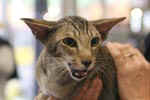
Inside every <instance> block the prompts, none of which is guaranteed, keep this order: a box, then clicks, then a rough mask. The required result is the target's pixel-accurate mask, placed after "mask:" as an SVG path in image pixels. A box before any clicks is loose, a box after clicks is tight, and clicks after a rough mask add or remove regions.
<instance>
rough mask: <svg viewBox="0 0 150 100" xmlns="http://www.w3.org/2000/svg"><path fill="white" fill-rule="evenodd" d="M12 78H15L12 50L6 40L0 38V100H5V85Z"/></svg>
mask: <svg viewBox="0 0 150 100" xmlns="http://www.w3.org/2000/svg"><path fill="white" fill-rule="evenodd" d="M12 77H16V69H15V62H14V55H13V48H12V46H11V44H10V43H9V42H8V41H7V40H4V39H2V38H0V100H5V95H4V91H5V85H6V83H7V81H8V80H9V79H10V78H12Z"/></svg>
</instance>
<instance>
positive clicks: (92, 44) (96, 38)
mask: <svg viewBox="0 0 150 100" xmlns="http://www.w3.org/2000/svg"><path fill="white" fill-rule="evenodd" d="M98 43H99V38H98V37H94V38H93V39H92V40H91V46H92V47H93V46H96V45H97V44H98Z"/></svg>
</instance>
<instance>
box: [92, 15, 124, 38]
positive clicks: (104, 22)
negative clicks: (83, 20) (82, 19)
mask: <svg viewBox="0 0 150 100" xmlns="http://www.w3.org/2000/svg"><path fill="white" fill-rule="evenodd" d="M124 19H126V18H125V17H120V18H108V19H101V20H96V21H91V23H92V24H93V25H94V26H95V27H96V29H97V30H98V31H99V33H100V34H101V36H102V39H103V40H105V39H106V37H107V35H108V32H109V31H110V30H111V29H112V27H113V26H115V25H116V24H118V23H119V22H121V21H123V20H124Z"/></svg>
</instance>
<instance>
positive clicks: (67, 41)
mask: <svg viewBox="0 0 150 100" xmlns="http://www.w3.org/2000/svg"><path fill="white" fill-rule="evenodd" d="M63 43H64V44H66V45H69V46H71V47H76V46H77V43H76V41H75V40H74V39H72V38H65V39H63Z"/></svg>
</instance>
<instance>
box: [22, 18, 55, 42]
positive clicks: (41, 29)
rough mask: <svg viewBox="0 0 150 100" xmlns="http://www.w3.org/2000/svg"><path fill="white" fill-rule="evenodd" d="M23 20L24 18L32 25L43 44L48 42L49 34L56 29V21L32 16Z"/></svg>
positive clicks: (32, 29) (33, 31) (31, 27)
mask: <svg viewBox="0 0 150 100" xmlns="http://www.w3.org/2000/svg"><path fill="white" fill-rule="evenodd" d="M21 20H23V21H24V22H25V23H26V24H27V25H28V26H29V27H30V29H31V31H32V33H33V34H34V35H35V37H36V38H37V39H39V40H40V41H41V42H42V43H43V44H45V43H46V42H47V40H48V36H49V35H50V34H52V33H54V31H56V28H54V25H55V24H56V22H50V21H45V20H38V19H30V18H22V19H21Z"/></svg>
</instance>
